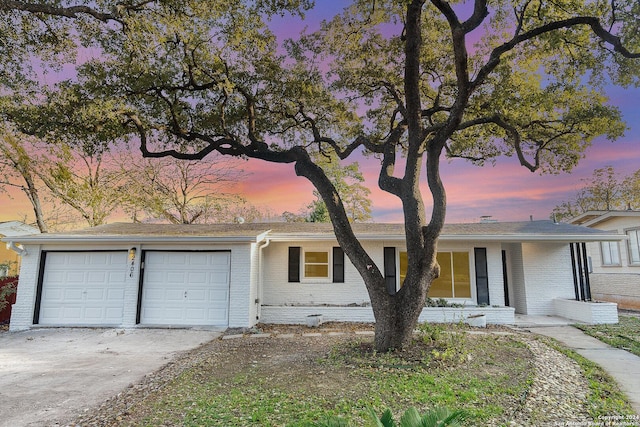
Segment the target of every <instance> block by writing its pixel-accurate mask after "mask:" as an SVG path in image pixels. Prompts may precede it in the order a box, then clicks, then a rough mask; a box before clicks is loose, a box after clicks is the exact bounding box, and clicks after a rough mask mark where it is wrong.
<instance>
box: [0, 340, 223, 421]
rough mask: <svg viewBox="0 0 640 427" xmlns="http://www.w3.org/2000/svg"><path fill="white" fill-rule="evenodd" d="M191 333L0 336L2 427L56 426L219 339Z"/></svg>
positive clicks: (0, 416) (0, 417)
mask: <svg viewBox="0 0 640 427" xmlns="http://www.w3.org/2000/svg"><path fill="white" fill-rule="evenodd" d="M220 332H221V331H220V330H218V331H213V330H194V329H129V330H122V329H84V328H82V329H75V328H74V329H71V328H68V329H67V328H64V329H58V328H55V329H37V330H31V331H26V332H16V333H9V332H0V426H3V427H4V426H6V427H16V426H53V425H60V424H59V423H60V422H61V421H64V420H70V419H71V418H73V417H75V416H76V415H78V414H80V413H82V412H83V411H84V410H86V409H87V408H91V407H93V406H96V405H99V404H100V403H102V402H104V401H105V400H106V399H107V398H109V397H111V396H113V395H115V394H117V393H118V392H119V391H121V390H123V389H124V388H126V387H127V386H128V385H129V384H132V383H135V382H137V381H139V380H140V379H141V378H142V377H143V376H144V375H145V374H148V373H150V372H153V371H155V370H157V369H159V368H160V367H162V366H163V365H165V364H166V363H168V362H169V361H170V360H171V359H172V358H174V357H175V356H177V355H178V354H180V353H181V352H184V351H186V350H190V349H192V348H195V347H197V346H199V345H200V344H203V343H205V342H208V341H210V340H212V339H214V338H216V337H217V336H219V335H220Z"/></svg>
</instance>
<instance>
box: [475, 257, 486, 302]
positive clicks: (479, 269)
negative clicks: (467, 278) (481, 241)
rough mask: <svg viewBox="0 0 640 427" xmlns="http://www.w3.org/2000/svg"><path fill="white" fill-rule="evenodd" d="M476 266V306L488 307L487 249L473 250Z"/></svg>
mask: <svg viewBox="0 0 640 427" xmlns="http://www.w3.org/2000/svg"><path fill="white" fill-rule="evenodd" d="M473 255H474V258H475V265H476V290H477V296H478V305H481V304H486V305H489V273H488V270H487V248H473Z"/></svg>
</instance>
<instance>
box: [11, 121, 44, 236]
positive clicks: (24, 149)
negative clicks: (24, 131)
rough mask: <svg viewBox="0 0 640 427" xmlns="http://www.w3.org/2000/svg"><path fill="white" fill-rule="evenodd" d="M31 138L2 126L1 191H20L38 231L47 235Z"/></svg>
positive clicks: (37, 166)
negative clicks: (32, 215)
mask: <svg viewBox="0 0 640 427" xmlns="http://www.w3.org/2000/svg"><path fill="white" fill-rule="evenodd" d="M29 138H30V137H27V136H26V135H20V133H19V132H16V131H14V130H12V129H11V128H10V126H7V125H6V124H5V125H3V126H0V191H6V189H7V187H14V188H18V189H20V190H21V191H22V192H23V193H24V194H25V196H26V197H27V199H28V200H29V202H30V203H31V207H32V208H33V212H34V214H35V218H36V224H37V226H38V229H40V232H41V233H46V232H48V230H49V228H48V227H47V223H46V221H45V212H44V210H43V207H42V200H41V197H40V188H39V187H38V185H37V174H36V171H37V170H38V168H39V165H38V164H37V163H36V162H35V160H34V159H33V157H32V153H30V152H29V148H30V144H29V142H28V140H29Z"/></svg>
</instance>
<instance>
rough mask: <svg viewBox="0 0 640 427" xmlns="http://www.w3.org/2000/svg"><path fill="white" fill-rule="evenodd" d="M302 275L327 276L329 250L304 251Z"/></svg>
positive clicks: (309, 276) (310, 276)
mask: <svg viewBox="0 0 640 427" xmlns="http://www.w3.org/2000/svg"><path fill="white" fill-rule="evenodd" d="M304 277H306V278H325V279H326V278H328V277H329V252H305V253H304Z"/></svg>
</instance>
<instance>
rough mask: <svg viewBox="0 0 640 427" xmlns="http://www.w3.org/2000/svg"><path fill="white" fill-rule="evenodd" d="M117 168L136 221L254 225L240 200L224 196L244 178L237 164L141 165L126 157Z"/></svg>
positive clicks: (253, 212)
mask: <svg viewBox="0 0 640 427" xmlns="http://www.w3.org/2000/svg"><path fill="white" fill-rule="evenodd" d="M119 163H120V170H121V172H122V174H123V176H124V177H125V179H126V183H125V184H124V185H123V187H122V194H123V197H124V199H125V201H126V203H125V204H126V210H127V211H129V212H130V214H131V217H132V219H133V220H134V221H148V220H154V219H155V220H161V221H168V222H170V223H172V224H197V223H202V224H207V223H214V222H233V220H234V219H235V218H238V217H243V218H244V219H245V220H254V219H255V218H256V217H258V216H259V215H260V214H259V213H258V210H257V208H253V207H251V206H249V204H248V203H247V202H246V200H244V199H243V198H242V197H240V196H238V195H237V194H233V193H230V192H227V191H225V190H226V188H227V187H229V186H230V185H231V184H233V183H235V182H237V181H238V180H240V179H241V178H242V177H244V176H245V174H244V172H243V171H242V170H241V169H240V167H239V163H238V161H233V160H228V159H208V160H207V161H206V162H196V161H184V160H177V159H173V158H164V159H143V158H140V157H139V155H137V156H136V155H134V154H132V153H124V154H123V155H121V157H120V160H119ZM140 213H142V215H144V216H143V218H140V217H139V215H140ZM245 217H246V218H245Z"/></svg>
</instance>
